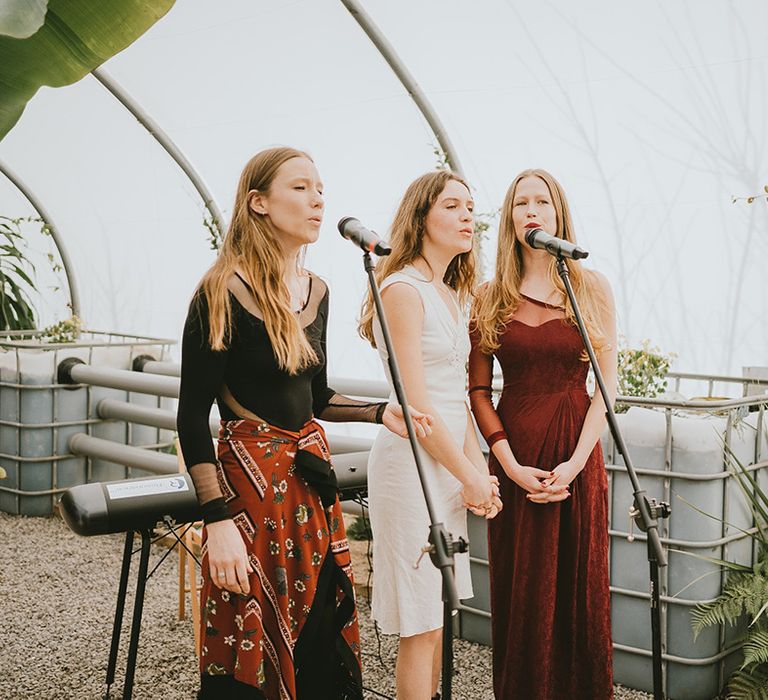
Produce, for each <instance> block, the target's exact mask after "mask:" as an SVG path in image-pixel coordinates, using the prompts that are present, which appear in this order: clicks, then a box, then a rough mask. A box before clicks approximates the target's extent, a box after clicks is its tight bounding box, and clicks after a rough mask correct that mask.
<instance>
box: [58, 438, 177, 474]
mask: <svg viewBox="0 0 768 700" xmlns="http://www.w3.org/2000/svg"><path fill="white" fill-rule="evenodd" d="M67 446H68V447H69V451H70V452H72V453H73V454H76V455H84V456H86V457H98V458H99V459H104V460H107V461H108V462H114V463H115V464H120V465H122V466H125V467H133V468H134V469H144V470H145V471H148V472H152V473H153V474H175V473H177V472H178V471H179V463H178V460H177V458H176V456H175V455H169V454H163V453H161V452H151V451H149V450H145V449H143V448H141V447H131V446H130V445H119V444H118V443H116V442H112V441H111V440H104V439H103V438H96V437H91V436H90V435H85V434H84V433H77V434H75V435H73V436H72V437H71V438H69V441H68V443H67Z"/></svg>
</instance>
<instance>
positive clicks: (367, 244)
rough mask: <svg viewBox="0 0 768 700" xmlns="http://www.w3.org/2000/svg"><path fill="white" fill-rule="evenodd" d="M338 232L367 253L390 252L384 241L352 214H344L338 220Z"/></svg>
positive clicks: (379, 253) (381, 254)
mask: <svg viewBox="0 0 768 700" xmlns="http://www.w3.org/2000/svg"><path fill="white" fill-rule="evenodd" d="M338 228H339V233H340V234H341V235H342V236H343V237H344V238H346V239H347V240H348V241H352V243H355V244H356V245H359V246H360V247H361V248H362V249H363V250H364V251H366V252H367V253H376V255H379V256H383V255H389V254H390V253H391V252H392V248H390V247H389V246H388V245H387V243H386V242H385V241H382V240H381V238H379V237H378V236H377V235H376V234H375V233H374V232H373V231H370V230H368V229H367V228H365V226H363V225H362V224H361V223H360V221H359V220H358V219H356V218H355V217H353V216H345V217H344V218H343V219H342V220H341V221H339V226H338Z"/></svg>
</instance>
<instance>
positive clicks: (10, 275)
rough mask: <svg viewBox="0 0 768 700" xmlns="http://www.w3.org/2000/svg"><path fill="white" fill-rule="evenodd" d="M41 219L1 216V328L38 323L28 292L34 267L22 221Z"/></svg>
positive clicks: (21, 327) (10, 329)
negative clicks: (29, 257) (30, 258)
mask: <svg viewBox="0 0 768 700" xmlns="http://www.w3.org/2000/svg"><path fill="white" fill-rule="evenodd" d="M29 221H38V222H39V221H40V220H39V219H32V218H19V219H10V218H8V217H7V216H0V331H21V330H28V329H31V328H34V327H35V325H36V324H37V319H36V316H35V309H34V306H33V304H32V299H31V297H30V292H31V291H34V290H35V283H34V282H33V281H32V277H34V274H35V266H34V265H33V264H32V263H31V262H30V260H29V259H28V257H27V252H26V251H27V244H26V240H25V238H24V235H23V234H22V231H21V224H22V223H24V222H29Z"/></svg>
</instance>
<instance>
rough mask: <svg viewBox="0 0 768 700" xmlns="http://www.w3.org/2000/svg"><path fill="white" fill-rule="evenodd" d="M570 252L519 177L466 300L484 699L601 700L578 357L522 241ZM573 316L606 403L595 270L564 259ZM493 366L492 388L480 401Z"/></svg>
mask: <svg viewBox="0 0 768 700" xmlns="http://www.w3.org/2000/svg"><path fill="white" fill-rule="evenodd" d="M533 227H536V228H541V229H543V230H544V231H546V232H547V233H549V234H551V235H553V236H558V237H560V238H564V239H567V240H569V241H574V236H573V226H572V223H571V216H570V212H569V210H568V204H567V202H566V199H565V195H564V193H563V190H562V188H561V187H560V185H559V184H558V182H557V181H556V180H555V179H554V178H553V177H552V176H551V175H550V174H549V173H547V172H546V171H543V170H526V171H524V172H522V173H520V175H518V176H517V177H516V178H515V180H514V181H513V182H512V184H511V186H510V188H509V190H508V192H507V195H506V198H505V200H504V205H503V207H502V218H501V225H500V228H499V239H498V252H497V259H496V271H495V277H494V279H493V280H491V282H489V283H488V284H487V285H485V286H484V287H482V288H481V289H480V290H479V293H478V295H477V299H476V303H475V306H474V310H473V321H472V326H471V330H472V352H471V354H470V359H469V386H470V401H471V404H472V410H473V413H474V415H475V418H476V419H477V422H478V425H479V427H480V430H481V432H482V433H483V436H484V437H485V439H486V441H487V443H488V445H489V446H490V448H491V456H490V469H491V473H492V474H495V475H496V476H497V477H498V479H499V482H500V487H501V499H502V501H503V502H504V505H505V507H504V510H503V511H502V512H501V513H500V514H499V515H498V516H497V517H496V518H495V519H494V520H491V521H489V523H488V532H489V535H488V537H489V560H490V577H491V611H492V636H493V676H494V678H493V683H494V691H495V694H496V698H497V699H498V700H502V699H503V700H509V699H510V698H520V699H521V700H523V699H524V700H536V699H540V700H555V699H558V700H559V699H562V700H575V699H578V700H582V699H584V700H587V699H589V700H604V699H605V698H610V697H612V694H613V685H612V664H611V619H610V594H609V588H608V499H607V492H608V483H607V478H606V473H605V463H604V461H603V455H602V451H601V449H600V444H599V438H600V434H601V433H602V431H603V428H604V426H605V417H604V412H605V404H604V403H603V400H602V397H601V396H600V392H599V391H596V392H595V395H594V397H592V398H590V396H589V394H588V393H587V388H586V378H587V372H588V369H589V362H588V360H587V356H586V352H585V351H584V348H583V344H582V341H581V337H580V335H579V331H578V328H577V326H576V325H575V321H574V315H573V309H572V308H571V305H570V303H569V302H568V300H567V297H566V294H565V288H564V286H563V284H562V281H561V280H560V278H559V277H558V275H557V271H556V269H555V258H554V257H552V256H551V255H550V254H549V253H547V252H546V251H544V250H535V249H533V248H531V247H529V246H528V245H527V244H526V243H525V238H524V236H525V232H526V230H527V229H528V228H533ZM568 267H569V270H570V277H571V280H572V282H573V286H574V291H575V293H576V298H577V301H578V303H579V307H580V309H581V311H582V313H583V315H584V317H585V321H586V326H587V330H588V332H589V335H590V338H591V340H592V343H593V345H594V347H595V352H596V354H597V357H598V362H599V364H600V368H601V370H602V372H603V375H604V377H605V382H606V385H607V386H608V389H609V391H610V392H611V395H615V388H616V340H615V335H616V331H615V314H614V307H613V299H612V294H611V290H610V287H609V285H608V282H607V281H606V279H605V278H604V277H603V276H602V275H601V274H599V273H597V272H594V271H590V270H585V269H583V268H582V267H581V266H580V265H579V263H578V262H576V261H572V260H569V261H568ZM494 357H495V358H496V360H497V361H498V362H499V364H500V366H501V370H502V373H503V378H504V389H503V391H502V394H501V399H500V400H499V403H498V405H497V406H496V407H495V408H494V406H493V404H492V402H491V378H492V370H493V359H494Z"/></svg>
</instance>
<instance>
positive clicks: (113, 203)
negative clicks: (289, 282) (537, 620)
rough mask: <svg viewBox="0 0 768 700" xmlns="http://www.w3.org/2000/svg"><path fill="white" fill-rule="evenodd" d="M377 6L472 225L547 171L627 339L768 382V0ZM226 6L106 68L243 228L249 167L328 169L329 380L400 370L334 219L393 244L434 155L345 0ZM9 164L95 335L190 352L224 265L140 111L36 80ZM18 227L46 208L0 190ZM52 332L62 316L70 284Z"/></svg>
mask: <svg viewBox="0 0 768 700" xmlns="http://www.w3.org/2000/svg"><path fill="white" fill-rule="evenodd" d="M363 4H364V7H365V8H366V9H367V11H368V12H369V13H370V15H371V16H372V17H373V19H374V20H375V21H376V22H377V24H378V25H379V27H380V28H381V30H382V31H383V32H384V33H385V35H386V36H387V37H388V38H389V40H390V42H391V43H392V44H393V45H394V47H395V49H396V50H397V51H398V53H399V54H400V56H401V57H402V59H403V60H404V61H405V62H406V64H407V65H408V67H409V69H410V70H411V72H412V73H413V75H414V76H415V78H416V80H417V81H418V82H419V84H420V85H421V86H422V88H423V89H424V90H425V92H426V94H427V96H428V97H429V99H430V100H431V101H432V103H433V105H434V106H435V108H436V109H437V111H438V113H439V115H440V117H441V119H442V120H443V122H444V123H445V125H446V127H447V129H448V131H449V134H450V137H451V139H452V140H453V142H454V144H455V146H456V147H457V149H458V152H459V157H460V159H461V162H462V165H463V166H464V170H465V173H466V176H467V177H468V179H469V181H470V182H471V184H472V185H473V187H474V188H475V196H476V200H477V208H478V210H480V211H485V212H489V211H493V210H494V209H495V208H497V207H498V206H499V205H500V204H501V201H502V199H503V196H504V192H505V190H506V188H507V186H508V185H509V183H510V181H511V180H512V179H513V178H514V176H515V174H516V173H517V172H518V171H520V170H521V169H523V168H528V167H543V168H546V169H547V170H549V171H550V172H552V173H553V174H554V175H555V176H556V177H557V178H558V179H559V180H560V181H561V182H562V184H563V185H564V187H565V190H566V193H567V194H568V197H569V199H570V203H571V206H572V210H573V213H574V216H575V222H576V229H577V235H578V238H579V241H580V243H581V244H582V245H583V247H585V248H587V249H588V250H590V251H591V256H590V258H589V261H588V264H589V265H590V266H593V267H596V268H598V269H600V270H601V271H602V272H604V273H605V274H606V275H607V276H608V278H609V280H610V281H611V284H612V285H613V289H614V293H615V295H616V301H617V307H618V311H619V325H620V329H621V331H622V332H623V334H624V335H625V336H627V338H628V340H629V341H630V343H632V344H636V343H639V342H640V341H641V340H643V339H650V340H651V342H652V343H653V344H654V345H658V346H660V347H661V348H662V349H663V350H664V351H667V352H675V353H677V355H678V359H677V360H676V362H675V368H676V369H679V370H683V371H700V372H709V373H717V374H720V373H735V374H740V373H741V367H742V365H768V282H766V278H767V277H768V275H767V274H766V273H767V272H768V266H767V265H766V256H767V255H768V204H766V202H765V200H764V199H762V200H758V201H756V202H755V203H753V204H751V205H748V204H746V202H745V201H743V200H741V201H737V202H736V203H733V202H732V201H731V200H732V196H733V195H736V196H738V197H745V196H747V195H753V194H757V193H759V192H761V191H763V187H764V185H766V184H768V160H767V159H766V155H767V154H766V124H768V114H767V113H766V96H767V94H768V82H767V78H768V5H766V3H765V2H764V1H763V0H739V1H737V2H725V1H722V0H697V1H696V2H693V1H692V2H680V1H678V0H668V1H666V2H644V3H617V2H610V1H609V0H586V1H585V0H579V2H567V1H566V0H558V1H557V2H533V1H532V0H528V1H526V2H522V1H514V0H509V1H508V2H502V1H501V0H474V1H473V2H467V1H463V2H461V1H458V0H449V1H438V0H432V1H427V0H366V1H365V2H364V3H363ZM213 8H214V6H213V5H211V3H209V2H204V1H203V0H178V2H177V3H176V5H175V7H174V8H173V9H172V10H171V11H170V13H169V14H168V15H167V16H166V17H165V18H163V19H162V20H160V22H159V23H158V24H157V25H156V26H155V27H153V28H152V29H151V30H150V31H149V32H148V33H147V34H146V35H145V36H143V37H142V38H141V39H139V40H138V41H137V42H136V43H135V44H133V45H132V46H130V47H129V48H128V49H126V50H125V51H124V52H123V53H122V54H120V55H118V56H116V57H115V58H114V59H112V60H111V61H109V62H108V63H107V64H106V66H105V68H106V69H107V70H108V71H109V72H110V74H111V75H112V76H113V77H114V78H115V79H116V80H117V81H118V82H119V83H120V84H121V85H122V86H123V87H124V88H125V89H126V90H127V91H128V92H129V93H131V94H132V95H133V97H134V98H136V99H137V100H138V101H139V102H141V104H142V105H143V106H144V108H145V109H146V110H147V111H148V112H149V114H151V115H152V117H153V118H154V119H155V120H156V121H157V122H159V124H160V125H161V126H162V127H163V128H164V129H165V130H166V131H167V132H168V134H169V135H170V136H171V137H172V138H173V140H174V141H175V142H176V143H177V144H178V145H179V147H180V148H181V149H182V150H183V151H184V153H185V154H186V155H187V157H188V158H189V159H190V161H191V162H192V163H193V164H194V165H195V167H196V168H197V169H198V170H199V171H200V172H201V174H202V175H203V177H204V179H205V181H206V182H207V184H208V185H209V187H210V188H211V190H212V192H213V193H214V196H215V198H216V200H217V202H218V204H219V206H220V207H221V208H222V209H223V210H224V211H225V215H226V214H228V213H229V212H230V210H231V203H232V199H233V194H234V188H235V184H236V181H237V177H238V176H239V173H240V171H241V169H242V166H243V165H244V163H245V162H246V161H247V160H248V158H249V157H250V156H251V155H252V154H253V153H254V152H256V151H258V150H259V149H261V148H263V147H266V146H270V145H274V144H289V145H294V146H297V147H300V148H303V149H306V150H308V151H309V152H310V153H311V154H312V155H313V156H314V158H315V160H316V162H317V165H318V167H319V169H320V172H321V175H322V177H323V179H324V180H325V184H326V218H325V222H324V224H323V229H322V234H321V239H320V242H319V243H318V244H317V245H316V246H315V247H314V249H313V250H312V251H311V253H310V255H309V258H308V264H309V266H310V267H312V268H313V269H314V270H315V271H316V272H318V273H319V274H321V275H323V276H324V277H325V278H326V279H327V280H328V281H329V283H330V286H331V331H330V336H329V337H330V344H331V348H330V351H331V372H332V373H334V374H344V375H347V376H349V375H352V376H382V377H383V374H382V372H381V368H380V366H379V363H378V358H377V357H376V355H375V353H373V351H371V350H369V349H367V347H366V346H365V344H364V343H363V342H362V341H359V340H356V339H355V331H354V328H355V319H356V316H357V312H358V309H359V302H360V299H361V298H362V295H363V291H364V285H365V277H364V273H363V269H362V264H361V260H360V256H359V255H358V253H357V252H356V250H355V249H354V248H353V247H352V246H351V245H350V244H348V243H346V242H344V241H343V240H341V239H340V237H339V236H338V234H337V232H336V222H337V221H338V219H339V218H340V217H341V216H344V215H352V216H357V217H358V218H360V219H361V220H362V221H363V222H365V223H366V224H368V225H370V226H371V227H373V228H375V229H377V230H379V231H380V232H384V231H386V229H387V226H388V224H389V222H390V220H391V217H392V214H393V212H394V209H395V207H396V206H397V202H398V199H399V197H400V196H401V195H402V193H403V191H404V189H405V187H406V186H407V184H408V183H409V182H410V181H411V180H412V179H413V178H415V177H416V176H418V175H419V174H421V173H422V172H424V171H426V170H428V169H431V168H432V167H434V165H435V157H434V155H433V147H434V144H435V143H436V141H435V138H434V136H433V135H432V134H431V132H430V130H429V128H428V127H427V125H426V123H425V121H424V120H423V118H422V117H421V115H420V114H419V112H418V110H417V109H416V107H415V106H414V105H413V103H412V102H411V101H410V99H409V98H408V96H407V94H406V93H405V91H404V89H403V88H402V86H401V85H400V83H399V82H398V81H397V79H396V78H395V77H394V75H393V74H392V73H391V71H390V70H389V68H388V67H387V65H386V64H385V63H384V61H383V60H382V58H381V57H380V56H379V55H378V53H377V51H376V50H375V48H374V47H373V46H372V44H371V43H370V42H369V41H368V39H367V38H366V37H365V35H364V34H363V32H362V31H361V30H360V28H359V27H358V25H357V24H356V23H355V22H354V20H353V19H352V17H351V16H350V15H349V13H348V12H347V11H346V10H345V9H344V7H343V6H342V5H341V3H339V2H335V1H334V0H305V1H299V2H289V1H287V0H286V1H284V2H264V1H259V2H254V1H253V0H242V1H241V0H224V1H222V2H219V3H216V4H215V14H214V9H213ZM0 158H2V159H3V160H4V161H5V162H7V163H8V164H9V165H10V166H11V167H12V168H13V169H14V170H15V171H16V172H17V173H18V175H19V176H21V178H22V179H23V180H24V181H26V182H27V183H28V184H29V185H30V186H31V187H32V189H33V190H34V191H35V193H36V194H37V196H38V197H40V198H41V199H42V200H43V201H44V202H45V204H46V206H47V208H48V209H49V211H50V212H51V215H52V216H53V218H54V221H55V223H56V224H57V226H58V228H59V231H60V234H61V235H62V237H63V238H64V240H65V241H66V244H67V247H68V249H69V252H70V255H71V257H72V258H73V260H74V262H75V272H76V275H77V278H78V281H79V284H80V287H81V292H82V297H83V299H82V300H83V316H84V317H85V320H86V322H87V325H88V326H89V327H93V328H100V329H110V330H118V331H128V332H136V333H140V334H147V335H159V336H165V337H171V338H177V337H178V336H179V334H180V330H181V326H182V323H183V318H184V314H185V312H186V305H187V301H188V299H189V296H190V294H191V292H192V290H193V288H194V286H195V284H196V282H197V280H198V279H199V277H200V276H201V275H202V273H203V272H204V270H205V269H206V267H207V266H208V265H209V264H210V262H211V260H212V252H211V251H210V249H209V246H208V243H207V232H206V230H205V229H204V227H203V225H202V205H201V202H200V200H199V198H198V196H197V194H196V193H195V191H194V189H193V187H192V186H191V184H190V183H189V182H188V181H187V180H185V178H184V176H183V175H182V173H181V171H180V170H179V169H178V168H177V167H176V166H175V164H173V162H172V161H171V160H170V158H169V157H168V156H167V155H166V154H165V153H164V152H163V151H162V150H161V148H160V147H159V146H158V145H157V144H156V142H155V141H154V140H153V139H152V138H151V137H150V136H148V134H147V133H146V132H145V131H144V130H143V129H142V128H141V127H140V126H139V124H138V123H137V122H136V121H135V120H134V119H133V118H132V117H131V115H130V114H128V113H127V112H126V110H125V109H124V108H123V107H122V106H121V105H120V104H119V103H118V102H117V101H116V100H115V99H114V98H113V97H112V96H111V95H110V94H109V93H108V92H107V91H106V90H105V89H104V88H103V87H102V86H101V85H100V84H99V83H98V82H97V81H96V80H95V79H93V78H92V77H87V78H85V79H84V80H82V81H81V82H80V83H78V84H76V85H74V86H71V87H67V88H61V89H56V90H53V89H43V90H41V91H40V92H39V93H38V95H37V96H36V97H35V98H34V99H33V100H32V101H31V103H30V104H29V106H28V108H27V110H26V112H25V113H24V115H23V116H22V118H21V121H20V122H19V124H18V125H17V126H16V127H15V128H14V129H13V131H12V132H11V133H10V134H9V135H8V136H7V137H6V138H5V139H4V140H3V141H2V143H0ZM0 213H2V214H4V215H23V214H28V213H30V210H29V207H28V205H27V204H26V203H25V202H24V200H23V198H21V197H20V196H19V195H18V193H17V192H15V190H14V189H13V187H12V186H11V185H10V184H9V183H8V182H6V181H5V180H0ZM495 223H497V222H494V227H493V228H492V235H491V237H490V240H489V241H488V242H487V243H486V244H485V251H484V254H485V256H486V261H487V262H489V261H490V259H491V258H492V256H493V249H494V247H495ZM31 242H32V244H33V245H34V246H35V247H36V248H43V247H44V244H43V243H42V242H40V241H39V240H38V239H34V240H32V241H31ZM43 279H45V280H46V284H47V283H48V282H47V277H46V276H45V275H43ZM43 315H44V319H45V320H46V321H49V320H52V319H53V317H54V316H56V315H58V316H61V315H62V310H61V302H60V301H57V298H56V296H55V295H54V294H52V293H47V294H46V300H45V301H44V303H43Z"/></svg>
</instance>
